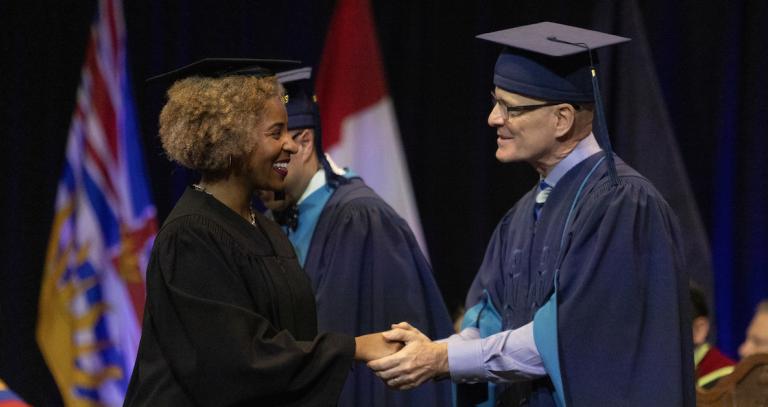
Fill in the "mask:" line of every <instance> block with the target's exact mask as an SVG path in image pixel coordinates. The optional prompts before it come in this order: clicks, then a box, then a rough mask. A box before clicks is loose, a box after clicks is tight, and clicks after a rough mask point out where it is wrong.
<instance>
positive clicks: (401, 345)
mask: <svg viewBox="0 0 768 407" xmlns="http://www.w3.org/2000/svg"><path fill="white" fill-rule="evenodd" d="M355 344H356V350H355V359H357V360H360V361H364V362H368V367H369V368H371V370H373V371H374V373H375V374H376V376H378V377H379V378H381V380H383V381H384V382H385V383H386V384H387V386H389V387H391V388H393V389H398V390H408V389H412V388H414V387H417V386H419V385H420V384H422V383H424V382H425V381H427V380H429V379H431V378H434V377H442V376H445V375H447V374H448V345H447V344H446V343H435V342H432V341H431V340H430V339H429V338H428V337H427V336H426V335H424V334H423V333H421V332H420V331H419V330H418V329H416V328H414V327H413V326H411V325H410V324H409V323H407V322H401V323H399V324H394V325H392V329H391V330H389V331H384V332H380V333H373V334H368V335H363V336H358V337H357V338H355Z"/></svg>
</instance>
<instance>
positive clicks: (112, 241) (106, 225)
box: [83, 170, 120, 247]
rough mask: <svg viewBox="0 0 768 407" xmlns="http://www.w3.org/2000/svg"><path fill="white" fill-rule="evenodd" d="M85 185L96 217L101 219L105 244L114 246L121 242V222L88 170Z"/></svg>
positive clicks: (100, 226)
mask: <svg viewBox="0 0 768 407" xmlns="http://www.w3.org/2000/svg"><path fill="white" fill-rule="evenodd" d="M83 186H84V187H85V193H86V195H87V196H88V200H89V202H90V203H91V207H92V208H93V211H94V213H95V214H96V217H97V218H98V219H99V228H100V229H101V235H102V236H103V237H104V246H105V247H112V246H113V245H116V244H117V243H119V242H120V224H119V223H118V222H117V218H115V215H114V213H113V212H112V208H110V206H109V203H108V202H107V200H106V198H105V197H104V194H103V193H102V191H101V188H99V186H98V185H96V183H95V182H94V181H93V178H91V176H90V174H88V171H85V170H84V171H83Z"/></svg>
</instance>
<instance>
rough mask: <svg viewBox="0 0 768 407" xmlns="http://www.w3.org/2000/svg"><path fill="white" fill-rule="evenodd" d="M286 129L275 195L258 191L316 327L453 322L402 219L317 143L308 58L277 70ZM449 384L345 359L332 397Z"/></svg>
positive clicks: (395, 399) (436, 331)
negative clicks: (309, 300)
mask: <svg viewBox="0 0 768 407" xmlns="http://www.w3.org/2000/svg"><path fill="white" fill-rule="evenodd" d="M278 80H279V81H280V82H281V83H282V84H283V86H284V87H285V90H286V98H287V103H286V110H287V112H288V131H289V132H290V134H291V135H292V137H293V139H294V141H295V142H296V144H297V145H298V151H297V152H296V153H295V154H293V155H292V156H291V161H290V163H289V164H288V168H287V170H288V174H287V175H286V177H285V193H284V196H282V197H278V198H279V199H274V197H272V196H270V192H266V193H262V200H263V201H264V203H265V205H266V206H267V207H268V208H269V209H271V210H272V213H273V215H274V217H275V219H276V220H277V221H278V222H279V223H282V224H283V225H284V227H283V230H284V231H285V232H286V234H287V235H288V239H289V240H290V241H291V243H292V244H293V247H294V249H295V250H296V254H297V257H298V259H299V263H300V264H301V265H302V267H303V268H304V271H305V272H306V273H307V274H308V275H309V277H310V280H311V282H312V288H313V289H314V292H315V298H316V302H317V318H318V331H319V332H342V333H349V334H350V335H352V333H353V332H365V333H371V332H379V331H384V330H387V329H389V328H390V325H391V324H392V323H395V322H398V321H406V320H407V321H413V324H414V325H416V326H418V327H419V329H421V330H424V331H425V332H429V335H434V336H437V337H441V336H447V335H450V334H451V333H452V331H453V329H452V328H453V326H452V323H451V320H450V317H449V315H448V311H447V309H446V307H445V304H444V303H443V299H442V296H441V295H440V291H439V289H438V287H437V284H436V283H435V279H434V277H433V276H432V268H431V267H430V265H429V263H428V262H427V260H426V258H425V257H424V255H423V254H422V252H421V250H420V249H419V246H418V244H417V242H416V239H415V237H414V236H413V233H412V232H411V229H410V228H409V227H408V224H407V223H406V222H405V220H403V218H401V217H400V216H398V215H397V213H395V211H394V210H393V209H392V208H391V207H390V206H389V205H387V204H386V203H385V202H384V201H383V200H382V199H381V198H380V197H379V196H378V195H377V194H376V193H375V192H374V191H373V190H371V188H369V187H368V186H367V185H366V184H365V183H364V182H363V180H362V179H361V178H360V177H358V176H356V175H355V174H354V173H352V172H351V171H349V170H344V169H340V168H338V167H336V166H335V165H333V164H332V162H331V161H330V159H329V158H328V157H327V156H326V155H325V154H324V153H323V148H322V137H321V135H320V130H321V129H320V125H319V119H318V105H317V103H316V101H315V96H314V92H313V87H312V81H311V70H310V68H302V69H298V70H293V71H288V72H282V73H280V74H278ZM450 390H451V389H450V385H449V384H448V383H432V384H430V385H428V386H423V387H422V388H419V389H415V390H413V391H409V392H398V391H393V390H390V389H388V388H387V387H386V386H385V385H384V384H383V383H382V382H381V381H380V380H379V379H378V378H377V377H376V376H375V375H374V374H373V373H372V372H371V371H370V370H369V369H366V368H358V369H353V370H352V371H351V372H350V374H349V376H348V377H347V381H346V383H345V385H344V388H343V390H342V392H341V396H340V397H339V402H338V406H340V407H347V406H349V407H352V406H382V407H384V406H417V405H418V406H443V405H447V404H450V396H451V393H450Z"/></svg>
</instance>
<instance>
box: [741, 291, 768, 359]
mask: <svg viewBox="0 0 768 407" xmlns="http://www.w3.org/2000/svg"><path fill="white" fill-rule="evenodd" d="M758 353H765V354H768V300H763V301H760V303H759V304H757V307H756V309H755V316H754V317H753V318H752V322H751V323H750V324H749V327H748V328H747V337H746V338H744V343H742V344H741V346H739V357H741V358H742V359H743V358H745V357H747V356H752V355H755V354H758Z"/></svg>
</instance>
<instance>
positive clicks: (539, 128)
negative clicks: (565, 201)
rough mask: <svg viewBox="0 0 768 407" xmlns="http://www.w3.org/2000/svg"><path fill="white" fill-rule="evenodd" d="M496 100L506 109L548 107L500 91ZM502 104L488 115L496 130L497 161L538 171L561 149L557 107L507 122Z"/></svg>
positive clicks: (511, 118)
mask: <svg viewBox="0 0 768 407" xmlns="http://www.w3.org/2000/svg"><path fill="white" fill-rule="evenodd" d="M494 93H495V95H496V99H497V100H499V101H500V102H501V103H503V104H505V105H506V106H523V105H536V104H542V103H545V102H543V101H540V100H536V99H531V98H528V97H525V96H522V95H518V94H516V93H511V92H507V91H505V90H503V89H500V88H498V87H497V88H496V89H495V91H494ZM503 108H504V107H502V106H500V104H498V103H497V104H496V105H494V107H493V109H492V110H491V113H490V114H489V115H488V125H489V126H491V127H493V128H495V129H496V135H497V138H496V144H497V146H498V148H497V150H496V159H497V160H499V161H501V162H503V163H507V162H513V161H525V162H528V163H530V164H531V165H533V166H534V167H537V168H538V166H539V165H538V164H539V163H540V162H547V161H549V160H550V159H551V156H552V155H553V154H554V153H555V151H556V149H557V145H558V143H557V117H556V116H555V115H554V114H553V111H554V109H556V108H557V106H544V107H541V108H539V109H536V110H531V111H527V112H522V113H521V114H519V115H517V116H513V115H510V117H509V118H507V119H506V120H505V119H504V114H503V112H502V109H503Z"/></svg>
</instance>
